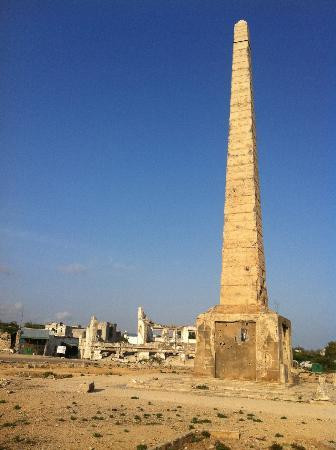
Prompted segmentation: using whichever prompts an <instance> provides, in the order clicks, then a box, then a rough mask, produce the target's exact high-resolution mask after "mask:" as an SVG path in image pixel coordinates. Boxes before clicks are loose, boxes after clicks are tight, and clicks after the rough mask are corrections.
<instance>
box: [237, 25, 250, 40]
mask: <svg viewBox="0 0 336 450" xmlns="http://www.w3.org/2000/svg"><path fill="white" fill-rule="evenodd" d="M249 40H250V37H249V29H248V25H247V22H246V20H239V21H238V22H237V23H236V24H235V26H234V42H239V41H249Z"/></svg>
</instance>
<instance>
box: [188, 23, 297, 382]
mask: <svg viewBox="0 0 336 450" xmlns="http://www.w3.org/2000/svg"><path fill="white" fill-rule="evenodd" d="M225 193H226V196H225V208H224V235H223V247H222V275H221V289H220V305H217V306H215V307H214V308H211V309H210V310H209V311H208V312H206V313H204V314H201V315H200V316H199V317H198V318H197V347H196V357H195V365H194V367H195V372H196V373H198V374H203V375H210V376H215V377H218V378H233V379H245V380H265V381H282V382H286V381H288V380H289V379H290V369H291V364H292V353H291V324H290V322H289V321H288V320H287V319H285V318H283V317H281V316H279V315H278V314H277V313H275V312H273V311H271V310H269V308H268V296H267V289H266V273H265V256H264V244H263V235H262V219H261V205H260V189H259V174H258V157H257V145H256V126H255V113H254V104H253V89H252V69H251V50H250V42H249V31H248V26H247V23H246V22H245V21H242V20H241V21H239V22H238V23H236V25H235V28H234V43H233V59H232V82H231V101H230V129H229V139H228V158H227V169H226V190H225Z"/></svg>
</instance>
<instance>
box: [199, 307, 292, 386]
mask: <svg viewBox="0 0 336 450" xmlns="http://www.w3.org/2000/svg"><path fill="white" fill-rule="evenodd" d="M196 325H197V345H196V356H195V365H194V372H195V373H196V374H197V375H207V376H213V377H216V378H223V379H225V378H227V379H231V380H232V379H241V380H254V381H275V382H280V383H287V382H290V381H291V366H292V345H291V323H290V321H289V320H288V319H285V318H284V317H282V316H280V315H279V314H277V313H276V312H274V311H271V310H269V309H265V310H262V311H260V309H259V310H257V308H250V309H248V308H246V310H245V311H244V312H242V308H236V307H231V308H230V307H228V306H226V305H217V306H215V307H213V308H211V309H209V311H207V312H205V313H203V314H200V315H199V316H198V318H197V322H196Z"/></svg>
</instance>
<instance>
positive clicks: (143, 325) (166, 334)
mask: <svg viewBox="0 0 336 450" xmlns="http://www.w3.org/2000/svg"><path fill="white" fill-rule="evenodd" d="M150 342H161V343H164V344H167V345H172V346H176V347H177V346H181V345H190V346H194V345H195V344H196V327H195V326H193V325H180V326H178V325H162V324H160V323H156V322H153V321H152V320H150V319H149V318H148V317H147V316H146V314H145V313H144V310H143V309H142V307H141V306H140V307H139V308H138V341H137V343H138V344H140V345H142V344H147V343H150Z"/></svg>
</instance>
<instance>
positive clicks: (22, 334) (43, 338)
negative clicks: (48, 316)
mask: <svg viewBox="0 0 336 450" xmlns="http://www.w3.org/2000/svg"><path fill="white" fill-rule="evenodd" d="M49 336H50V332H49V330H43V329H39V328H27V327H23V328H21V329H20V330H18V332H17V334H16V350H17V352H18V353H24V354H26V355H44V354H45V350H46V348H47V343H48V341H49Z"/></svg>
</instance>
